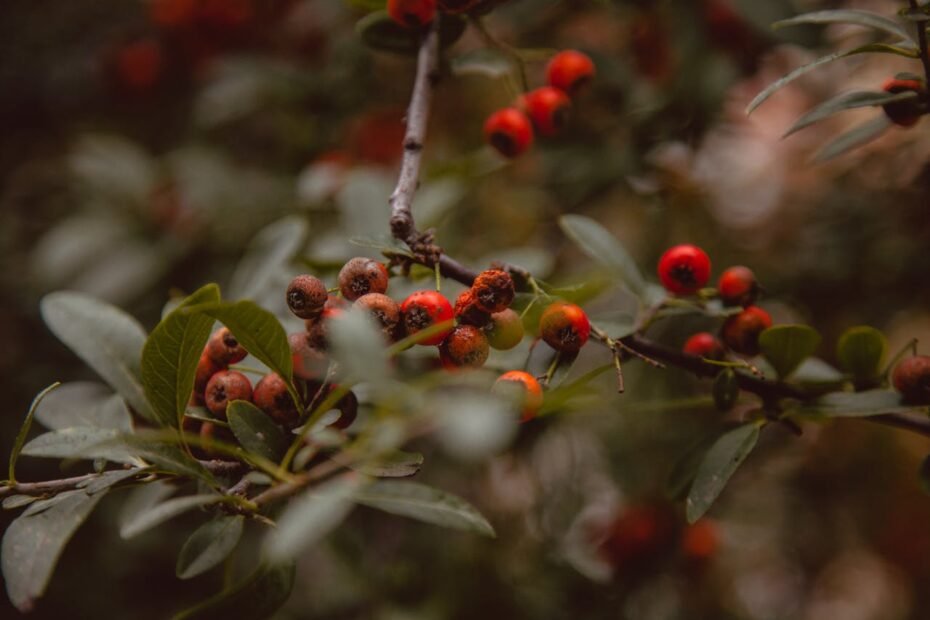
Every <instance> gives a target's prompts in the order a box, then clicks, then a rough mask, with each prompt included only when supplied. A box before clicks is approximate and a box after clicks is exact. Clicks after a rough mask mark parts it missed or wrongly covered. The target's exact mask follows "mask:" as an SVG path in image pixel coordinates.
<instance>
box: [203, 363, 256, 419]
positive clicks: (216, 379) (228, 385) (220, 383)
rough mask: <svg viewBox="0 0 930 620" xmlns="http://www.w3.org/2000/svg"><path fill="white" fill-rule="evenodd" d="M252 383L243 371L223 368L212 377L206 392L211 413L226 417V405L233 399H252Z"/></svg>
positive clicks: (205, 395) (205, 397) (205, 400)
mask: <svg viewBox="0 0 930 620" xmlns="http://www.w3.org/2000/svg"><path fill="white" fill-rule="evenodd" d="M251 398H252V383H251V382H250V381H249V379H248V378H247V377H246V376H245V375H244V374H242V373H241V372H236V371H235V370H221V371H219V372H218V373H216V374H214V375H213V376H212V377H210V380H209V381H208V382H207V389H206V391H205V392H204V402H205V403H206V405H207V409H209V410H210V413H212V414H213V415H215V416H216V417H218V418H222V419H224V420H225V419H226V405H228V404H229V402H230V401H233V400H250V399H251Z"/></svg>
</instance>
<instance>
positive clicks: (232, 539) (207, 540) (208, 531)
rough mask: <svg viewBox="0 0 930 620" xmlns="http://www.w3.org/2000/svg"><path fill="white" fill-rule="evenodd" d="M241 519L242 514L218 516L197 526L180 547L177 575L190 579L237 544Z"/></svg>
mask: <svg viewBox="0 0 930 620" xmlns="http://www.w3.org/2000/svg"><path fill="white" fill-rule="evenodd" d="M244 522H245V517H243V516H242V515H235V516H232V515H219V516H217V517H216V518H215V519H213V520H211V521H207V522H206V523H204V524H203V525H201V526H200V527H199V528H197V529H196V530H195V531H194V533H193V534H191V536H190V538H188V539H187V541H186V542H185V543H184V546H183V547H181V553H180V554H179V555H178V565H177V567H176V568H175V572H176V573H177V576H178V577H180V578H181V579H190V578H191V577H196V576H197V575H200V574H202V573H205V572H207V571H208V570H210V569H211V568H213V567H214V566H216V565H217V564H219V563H220V562H222V561H223V560H225V559H226V556H228V555H229V554H230V553H232V550H233V549H235V548H236V545H237V544H239V539H240V538H242V527H243V523H244Z"/></svg>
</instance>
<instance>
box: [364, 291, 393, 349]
mask: <svg viewBox="0 0 930 620" xmlns="http://www.w3.org/2000/svg"><path fill="white" fill-rule="evenodd" d="M355 305H356V306H358V307H360V308H364V309H365V310H367V311H368V312H369V313H370V314H371V315H372V316H373V317H374V318H375V320H376V321H377V322H378V325H379V326H380V327H381V331H383V332H384V335H385V336H387V338H388V339H389V340H394V337H395V335H397V327H398V325H400V319H401V316H400V306H399V305H398V304H397V302H396V301H394V300H393V299H391V298H390V297H388V296H387V295H384V294H382V293H368V294H367V295H362V296H361V297H359V298H358V299H356V300H355Z"/></svg>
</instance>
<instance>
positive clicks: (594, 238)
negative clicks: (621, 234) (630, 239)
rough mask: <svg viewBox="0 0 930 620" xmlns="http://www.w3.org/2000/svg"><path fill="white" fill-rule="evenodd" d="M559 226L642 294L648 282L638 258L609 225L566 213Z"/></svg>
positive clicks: (584, 250)
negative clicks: (644, 277)
mask: <svg viewBox="0 0 930 620" xmlns="http://www.w3.org/2000/svg"><path fill="white" fill-rule="evenodd" d="M559 226H561V228H562V230H563V231H564V232H565V234H566V235H568V237H569V238H570V239H571V240H572V241H574V242H575V243H576V244H577V245H578V247H579V248H580V249H581V250H582V251H583V252H584V253H585V254H587V255H588V257H589V258H591V259H592V260H594V261H596V262H598V263H600V264H601V265H604V266H605V267H608V268H609V269H610V270H611V271H612V272H613V273H614V274H615V275H616V276H617V277H618V278H620V280H621V281H622V282H623V283H624V284H625V285H626V286H627V287H628V288H629V289H630V291H631V292H633V293H634V294H636V295H638V296H640V295H642V294H643V292H644V291H645V289H646V283H645V280H643V276H642V274H641V273H640V272H639V268H638V267H637V266H636V262H635V261H634V260H633V258H632V257H631V256H630V255H629V253H628V252H627V251H626V249H625V248H624V247H623V245H621V244H620V242H619V241H618V240H617V238H616V237H614V236H613V235H612V234H610V232H608V231H607V229H606V228H604V227H603V226H601V225H600V224H598V223H597V222H595V221H594V220H592V219H591V218H589V217H585V216H583V215H563V216H562V217H560V218H559Z"/></svg>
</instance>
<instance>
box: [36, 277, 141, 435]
mask: <svg viewBox="0 0 930 620" xmlns="http://www.w3.org/2000/svg"><path fill="white" fill-rule="evenodd" d="M40 307H41V311H42V318H43V319H44V320H45V324H46V325H48V327H49V329H50V330H51V331H52V333H53V334H55V336H57V337H58V339H59V340H61V341H62V342H63V343H65V344H66V345H68V347H69V348H70V349H71V350H72V351H74V352H75V353H76V354H77V356H78V357H80V358H81V359H82V360H84V361H85V362H86V363H87V365H88V366H90V367H91V368H93V369H94V371H95V372H96V373H97V374H98V375H100V376H101V377H102V378H103V380H104V381H106V382H107V384H108V385H109V386H110V387H112V388H113V389H114V390H116V391H117V392H118V393H119V394H120V395H121V396H122V397H123V398H125V399H126V402H127V403H129V406H131V407H132V408H133V410H134V411H135V412H136V413H138V414H139V415H141V416H142V417H144V418H146V419H149V420H155V417H154V413H153V412H152V410H151V407H150V406H149V403H148V401H147V400H146V398H145V392H144V390H143V387H142V371H141V367H140V361H141V359H142V347H143V346H144V345H145V330H143V329H142V327H141V326H140V325H139V323H138V322H137V321H136V320H135V319H134V318H132V317H131V316H129V315H128V314H126V313H125V312H123V311H122V310H120V309H119V308H115V307H113V306H111V305H109V304H105V303H103V302H101V301H98V300H96V299H94V298H93V297H90V296H88V295H84V294H82V293H72V292H59V293H50V294H49V295H46V296H45V297H44V298H43V299H42V302H41V305H40Z"/></svg>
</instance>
